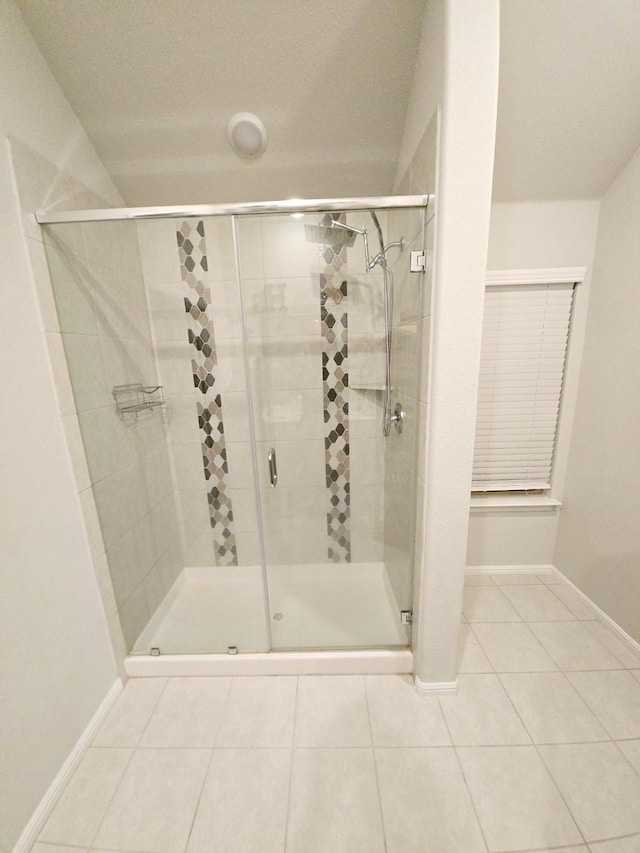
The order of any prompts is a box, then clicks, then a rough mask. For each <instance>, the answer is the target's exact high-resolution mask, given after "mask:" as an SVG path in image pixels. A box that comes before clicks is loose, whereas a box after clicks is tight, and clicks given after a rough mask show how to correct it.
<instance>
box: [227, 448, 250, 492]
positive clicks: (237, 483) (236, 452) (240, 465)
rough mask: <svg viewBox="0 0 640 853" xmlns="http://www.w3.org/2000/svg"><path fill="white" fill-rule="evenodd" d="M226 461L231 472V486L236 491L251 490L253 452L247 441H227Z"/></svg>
mask: <svg viewBox="0 0 640 853" xmlns="http://www.w3.org/2000/svg"><path fill="white" fill-rule="evenodd" d="M227 461H228V463H229V471H230V472H232V476H233V480H232V482H233V485H234V487H236V488H238V489H252V488H253V487H254V486H253V484H254V477H253V451H252V447H251V442H249V441H227Z"/></svg>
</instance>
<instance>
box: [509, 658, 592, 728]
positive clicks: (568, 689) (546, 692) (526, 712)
mask: <svg viewBox="0 0 640 853" xmlns="http://www.w3.org/2000/svg"><path fill="white" fill-rule="evenodd" d="M500 680H501V681H502V684H503V687H504V688H505V690H506V691H507V694H508V695H509V698H510V699H511V701H512V702H513V704H514V705H515V708H516V711H517V712H518V714H519V716H520V719H521V720H522V722H523V723H524V724H525V726H526V728H527V731H528V732H529V734H530V735H531V737H532V739H533V741H534V743H580V742H582V741H596V740H608V735H607V733H606V731H605V730H604V729H603V728H602V726H601V725H600V723H599V722H598V721H597V719H596V718H595V717H594V715H593V714H592V713H591V711H590V710H589V708H588V707H587V706H586V705H585V703H584V702H583V701H582V699H581V698H580V696H579V695H578V694H577V693H576V691H575V690H574V688H573V687H572V685H571V684H570V683H569V681H568V680H567V678H566V677H565V675H564V674H563V673H561V672H540V673H522V674H521V673H517V674H515V673H514V674H507V675H501V676H500Z"/></svg>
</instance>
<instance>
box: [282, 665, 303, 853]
mask: <svg viewBox="0 0 640 853" xmlns="http://www.w3.org/2000/svg"><path fill="white" fill-rule="evenodd" d="M295 679H296V697H295V702H294V705H293V731H292V732H291V758H290V761H289V784H288V785H287V808H286V813H285V821H284V848H283V850H284V853H286V850H287V845H288V843H289V814H290V810H291V787H292V784H293V757H294V751H295V748H296V747H295V744H296V724H297V722H298V689H299V687H300V677H299V676H297V675H296V676H295Z"/></svg>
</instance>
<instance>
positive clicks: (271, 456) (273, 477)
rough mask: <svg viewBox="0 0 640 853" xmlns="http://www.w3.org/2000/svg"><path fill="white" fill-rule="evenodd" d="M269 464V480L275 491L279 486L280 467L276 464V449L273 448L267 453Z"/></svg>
mask: <svg viewBox="0 0 640 853" xmlns="http://www.w3.org/2000/svg"><path fill="white" fill-rule="evenodd" d="M267 462H268V463H269V480H270V481H271V488H272V489H275V487H276V486H277V484H278V465H277V462H276V449H275V447H271V448H270V449H269V452H268V453H267Z"/></svg>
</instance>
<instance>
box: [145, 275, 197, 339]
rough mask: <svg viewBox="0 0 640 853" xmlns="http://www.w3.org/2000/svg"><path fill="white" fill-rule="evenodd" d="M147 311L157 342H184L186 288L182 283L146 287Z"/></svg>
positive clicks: (156, 284) (157, 284)
mask: <svg viewBox="0 0 640 853" xmlns="http://www.w3.org/2000/svg"><path fill="white" fill-rule="evenodd" d="M147 293H148V296H149V309H150V311H151V316H152V317H153V324H154V329H155V336H156V340H157V341H162V342H163V343H165V342H169V341H178V342H180V343H183V342H184V317H183V316H182V315H183V311H184V297H185V296H186V294H187V291H186V287H183V286H182V283H180V284H178V283H176V282H170V283H168V284H167V283H165V282H162V283H152V282H149V284H148V286H147Z"/></svg>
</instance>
